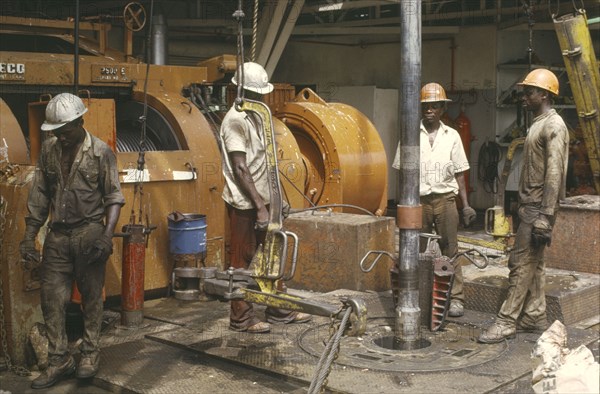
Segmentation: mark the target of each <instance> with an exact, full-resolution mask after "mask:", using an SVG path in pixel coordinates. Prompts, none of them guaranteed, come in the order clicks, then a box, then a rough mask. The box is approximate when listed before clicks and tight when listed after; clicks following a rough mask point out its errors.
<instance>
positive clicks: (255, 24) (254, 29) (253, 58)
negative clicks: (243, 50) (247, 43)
mask: <svg viewBox="0 0 600 394" xmlns="http://www.w3.org/2000/svg"><path fill="white" fill-rule="evenodd" d="M257 35H258V0H254V14H253V15H252V51H251V52H250V60H251V61H253V62H254V61H256V39H257Z"/></svg>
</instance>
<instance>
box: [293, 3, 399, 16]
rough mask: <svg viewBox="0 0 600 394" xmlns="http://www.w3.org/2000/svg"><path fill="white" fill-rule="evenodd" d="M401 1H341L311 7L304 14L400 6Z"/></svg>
mask: <svg viewBox="0 0 600 394" xmlns="http://www.w3.org/2000/svg"><path fill="white" fill-rule="evenodd" d="M399 3H400V0H357V1H341V2H339V3H323V4H317V5H309V6H306V7H304V8H303V9H302V13H313V12H328V11H339V10H351V9H355V8H366V7H375V6H380V5H390V4H399Z"/></svg>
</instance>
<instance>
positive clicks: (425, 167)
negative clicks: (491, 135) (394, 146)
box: [392, 82, 476, 317]
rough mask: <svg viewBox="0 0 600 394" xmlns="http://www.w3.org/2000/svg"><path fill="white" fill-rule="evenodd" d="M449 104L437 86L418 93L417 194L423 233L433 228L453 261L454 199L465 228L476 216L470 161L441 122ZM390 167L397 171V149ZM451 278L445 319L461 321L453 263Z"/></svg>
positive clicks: (460, 288)
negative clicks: (471, 201)
mask: <svg viewBox="0 0 600 394" xmlns="http://www.w3.org/2000/svg"><path fill="white" fill-rule="evenodd" d="M449 101H451V100H449V99H448V97H447V96H446V91H445V90H444V88H443V87H442V86H441V85H440V84H438V83H435V82H432V83H428V84H426V85H425V86H423V88H422V89H421V115H422V119H421V131H420V146H421V166H420V169H421V175H420V186H419V193H420V196H421V197H420V202H421V205H422V207H423V214H422V221H423V229H422V231H423V232H425V233H431V232H432V230H433V229H434V228H435V231H436V233H437V234H438V235H440V236H441V239H440V240H439V246H440V249H441V250H442V254H443V255H444V256H447V257H450V258H452V257H454V255H455V254H456V253H457V252H458V236H457V233H458V223H459V215H458V210H457V208H456V197H457V196H458V197H459V198H460V199H461V201H462V205H463V210H462V216H463V221H464V224H465V226H469V225H470V224H471V223H472V222H473V221H474V220H475V218H476V213H475V210H474V209H473V208H471V206H470V205H469V201H468V198H467V188H466V184H465V178H464V173H465V171H466V170H468V169H469V161H468V159H467V155H466V154H465V150H464V148H463V144H462V141H461V139H460V134H458V131H456V130H454V129H453V128H451V127H448V126H447V125H445V124H444V123H443V122H442V121H441V120H440V119H441V117H442V115H443V114H444V111H445V110H446V106H447V103H448V102H449ZM392 166H393V167H394V168H396V169H399V168H400V146H398V150H397V152H396V158H395V159H394V163H393V164H392ZM424 249H425V245H422V246H421V251H424ZM454 275H455V276H454V284H453V286H452V294H451V301H450V308H449V310H448V315H450V316H452V317H460V316H462V315H463V314H464V293H463V275H462V268H461V266H460V264H459V262H456V263H455V267H454Z"/></svg>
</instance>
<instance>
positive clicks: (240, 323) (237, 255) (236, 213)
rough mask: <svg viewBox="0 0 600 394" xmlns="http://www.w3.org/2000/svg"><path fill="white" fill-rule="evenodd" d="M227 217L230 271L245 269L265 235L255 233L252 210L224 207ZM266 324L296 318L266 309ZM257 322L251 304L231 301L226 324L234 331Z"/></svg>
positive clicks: (287, 312)
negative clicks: (232, 269) (229, 235)
mask: <svg viewBox="0 0 600 394" xmlns="http://www.w3.org/2000/svg"><path fill="white" fill-rule="evenodd" d="M227 211H228V214H229V223H230V227H231V239H230V245H229V263H230V264H231V266H232V267H233V268H248V266H249V265H250V263H251V262H252V257H254V254H255V253H256V249H257V247H258V245H260V244H262V243H263V242H264V240H265V235H266V233H265V232H264V231H256V230H255V228H254V224H255V223H256V210H255V209H244V210H241V209H236V208H234V207H232V206H231V205H229V204H227ZM278 284H279V286H280V287H279V290H282V287H281V286H282V285H283V284H282V283H281V282H279V283H278ZM265 314H266V315H267V320H268V321H270V322H272V323H273V322H279V323H288V322H290V321H292V320H293V319H294V316H295V314H294V313H293V312H290V311H288V310H286V309H279V308H271V307H268V308H267V310H266V311H265ZM259 321H260V320H258V319H257V318H256V317H255V316H254V309H253V307H252V303H250V302H246V301H244V300H233V301H231V313H230V317H229V324H230V326H231V327H232V328H234V329H246V328H248V327H250V326H252V325H254V324H256V323H258V322H259Z"/></svg>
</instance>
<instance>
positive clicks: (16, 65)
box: [0, 16, 387, 363]
mask: <svg viewBox="0 0 600 394" xmlns="http://www.w3.org/2000/svg"><path fill="white" fill-rule="evenodd" d="M138 27H139V26H138ZM79 29H80V31H81V32H84V33H85V34H82V35H81V36H80V37H79V39H78V40H76V39H75V38H74V37H73V31H74V26H73V22H72V21H46V20H42V19H27V18H17V17H7V16H2V17H1V18H0V43H1V47H0V49H1V50H0V148H2V147H5V148H6V149H5V151H6V157H5V158H4V159H3V158H2V157H0V194H1V195H2V197H3V199H4V203H5V204H4V205H3V207H5V209H3V210H2V211H3V217H2V223H3V226H2V230H3V237H2V238H1V239H2V249H1V254H0V266H1V267H2V268H1V269H0V279H1V283H0V287H1V288H2V290H3V292H2V293H3V294H2V303H3V306H4V308H3V312H4V320H3V322H4V323H5V324H6V326H5V327H6V330H7V334H8V347H9V349H10V352H11V353H12V355H13V361H16V362H17V363H23V362H24V353H23V351H22V349H23V344H24V343H25V340H26V337H27V334H28V330H29V328H30V327H31V325H32V324H33V323H34V322H37V321H41V320H42V319H41V312H40V308H39V290H38V289H39V282H38V279H39V278H38V276H37V272H36V271H35V270H34V269H29V268H31V267H24V266H23V265H22V264H21V262H20V256H19V252H18V244H19V242H20V240H21V237H22V234H23V231H24V224H25V222H24V220H23V218H24V216H25V215H26V212H27V208H26V200H27V196H28V191H29V185H30V184H31V180H32V176H33V169H34V163H35V161H36V159H37V157H38V154H39V151H40V147H41V143H42V141H43V140H44V138H46V135H44V133H43V132H42V131H41V130H40V125H41V123H42V122H43V120H44V111H45V105H46V103H47V102H48V100H49V99H50V98H51V97H52V96H53V95H55V94H58V93H60V92H65V91H70V92H73V89H74V86H75V85H77V86H78V92H77V93H78V94H79V95H80V96H81V97H82V98H83V99H84V102H85V104H86V105H87V106H88V107H89V111H88V112H87V113H86V115H85V117H84V120H85V127H86V128H88V129H89V130H90V131H91V132H92V133H93V134H95V135H97V136H98V137H100V138H102V139H103V140H105V141H106V142H107V143H108V144H109V145H110V146H111V147H113V149H114V150H115V151H116V154H117V163H118V169H119V175H120V177H121V184H122V187H123V193H124V195H125V199H126V205H125V206H124V207H123V210H122V211H121V219H120V222H119V224H118V226H117V227H118V228H119V229H120V228H121V227H122V226H124V225H126V224H128V223H130V222H131V221H132V220H133V221H135V222H137V223H143V224H145V225H153V226H156V230H155V231H153V232H152V234H151V235H150V236H149V237H148V245H147V250H146V254H145V256H146V257H145V281H144V288H145V290H146V292H150V293H152V292H154V294H157V292H158V294H159V295H164V294H165V292H164V289H166V288H167V287H168V286H169V282H170V280H171V274H172V272H173V269H174V265H175V263H174V259H173V258H172V256H171V255H170V254H169V241H168V240H169V234H168V225H167V215H168V214H169V213H171V212H173V211H179V212H186V213H199V214H203V215H206V220H207V253H206V257H205V258H204V259H203V261H202V264H203V265H204V266H206V267H217V268H219V269H225V268H226V267H227V261H226V244H227V238H228V234H227V228H228V224H227V216H226V210H225V206H224V203H223V200H222V199H221V191H222V189H223V179H222V174H221V152H220V150H219V146H218V144H217V141H216V139H215V134H214V133H215V132H216V130H217V128H218V127H219V123H218V119H219V117H218V116H214V114H210V113H209V111H208V110H204V109H201V108H203V107H202V106H196V105H194V104H195V103H194V100H195V98H198V96H197V95H195V94H194V92H200V93H201V94H203V93H204V92H210V91H212V94H213V95H216V96H217V99H218V100H220V102H221V103H222V104H223V105H222V107H226V105H227V103H226V91H227V89H226V85H227V83H228V82H229V76H230V75H231V74H232V73H233V71H235V57H234V56H221V57H218V58H215V59H211V60H210V61H207V62H203V63H202V64H200V65H198V66H193V67H184V66H163V65H149V66H148V65H147V64H145V63H141V62H139V61H138V60H136V59H135V58H134V57H133V56H132V55H133V54H132V47H133V45H132V32H131V30H125V34H124V35H125V37H123V39H124V48H125V50H124V51H115V50H113V49H111V48H109V47H108V44H107V43H108V42H109V39H108V34H109V32H110V30H111V25H110V24H106V23H95V22H80V24H79ZM90 37H95V38H93V39H92V38H90ZM75 44H77V48H79V58H78V62H74V56H73V51H74V46H75ZM40 48H41V49H42V53H40V52H39V51H36V50H35V49H40ZM75 75H77V76H78V81H77V82H78V83H77V84H75ZM276 86H277V89H276V90H275V92H273V93H272V94H271V95H270V96H269V97H266V102H267V103H268V104H269V105H270V107H271V108H272V110H273V113H274V118H273V123H274V129H275V134H276V140H277V160H278V162H279V168H280V173H281V175H282V177H281V179H282V187H283V193H284V196H286V198H287V200H288V201H289V202H290V205H291V206H292V207H293V208H302V207H306V206H309V205H324V204H339V205H346V206H344V207H338V208H335V209H337V210H346V211H349V212H350V211H351V210H352V209H353V208H349V207H347V205H356V206H359V207H361V208H363V209H366V210H368V211H370V212H372V213H375V214H378V215H381V214H382V213H383V212H384V211H385V208H386V205H387V190H386V187H387V186H386V179H387V164H386V156H385V152H384V148H383V144H382V142H381V140H380V138H379V135H378V134H377V131H376V130H375V128H374V126H373V125H372V124H371V122H370V121H369V120H368V119H367V118H366V117H365V116H364V115H363V114H361V113H360V112H358V111H356V110H355V109H354V108H352V107H349V106H347V105H343V104H339V103H335V104H329V103H326V102H324V101H323V100H321V99H320V98H319V97H318V96H317V95H316V94H315V93H314V92H312V91H310V90H304V91H302V92H301V93H300V94H299V95H298V96H296V97H295V96H294V93H293V88H292V89H291V90H290V85H279V86H278V85H276ZM146 105H147V107H146ZM144 114H146V115H145V116H146V127H147V136H146V139H145V140H144V145H145V148H144V150H145V153H144V160H145V165H144V168H143V170H142V171H140V170H139V169H138V159H139V157H140V155H139V151H140V144H141V142H140V126H141V116H143V115H144ZM4 144H5V145H4ZM140 184H141V185H143V192H142V193H140V192H139V191H140V189H139V188H137V186H138V185H140ZM43 235H44V232H43V231H42V232H40V237H39V238H38V241H39V242H40V244H41V243H42V242H43ZM121 244H122V240H121V239H119V238H115V239H114V249H115V253H114V254H113V256H112V257H111V259H110V260H109V263H108V268H107V276H106V284H105V287H106V294H107V296H109V297H111V296H118V295H120V292H121V275H122V269H121V253H120V250H121Z"/></svg>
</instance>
